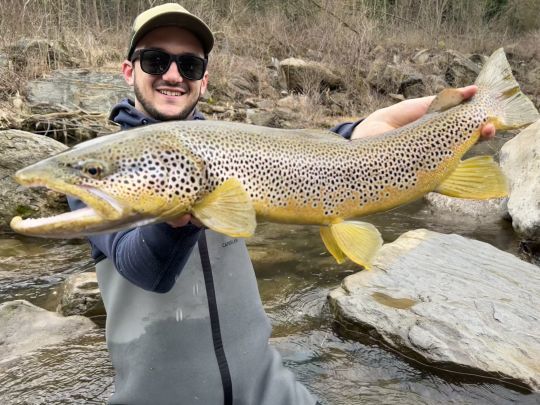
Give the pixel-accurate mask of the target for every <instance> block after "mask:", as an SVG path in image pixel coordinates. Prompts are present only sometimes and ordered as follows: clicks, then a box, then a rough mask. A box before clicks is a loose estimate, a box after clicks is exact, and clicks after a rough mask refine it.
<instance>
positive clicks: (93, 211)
mask: <svg viewBox="0 0 540 405" xmlns="http://www.w3.org/2000/svg"><path fill="white" fill-rule="evenodd" d="M15 179H16V180H17V182H19V183H20V184H23V185H25V186H27V187H46V188H47V189H50V190H53V191H57V192H60V193H64V194H68V195H70V196H73V197H76V198H79V199H80V200H82V202H83V203H85V204H86V205H87V206H86V207H84V208H80V209H77V210H74V211H70V212H65V213H61V214H59V215H53V216H50V217H42V218H28V219H22V218H21V217H20V216H16V217H14V218H13V219H12V220H11V222H10V226H11V228H12V229H13V230H14V231H15V232H17V233H21V234H24V235H28V236H41V237H50V238H82V237H84V236H87V235H93V234H98V233H106V232H112V231H114V230H117V229H119V228H123V227H125V226H123V225H125V224H126V223H130V222H137V221H140V220H141V215H140V214H137V213H135V212H133V211H132V210H130V209H128V208H127V207H125V206H123V205H122V204H121V203H120V202H118V201H117V200H116V199H114V198H113V197H111V196H110V195H109V194H107V193H105V192H104V191H102V190H99V189H97V188H94V187H91V186H87V185H72V184H68V183H65V182H63V181H61V180H39V179H35V178H28V177H25V176H24V174H23V175H19V173H17V174H16V175H15Z"/></svg>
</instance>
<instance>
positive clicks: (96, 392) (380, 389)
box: [0, 202, 540, 405]
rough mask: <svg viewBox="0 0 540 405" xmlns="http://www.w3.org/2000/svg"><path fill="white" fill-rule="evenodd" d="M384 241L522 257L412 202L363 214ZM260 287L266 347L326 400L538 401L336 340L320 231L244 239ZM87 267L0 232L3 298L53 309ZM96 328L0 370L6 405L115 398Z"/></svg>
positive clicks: (481, 231) (336, 280) (496, 233)
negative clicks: (450, 240) (424, 231)
mask: <svg viewBox="0 0 540 405" xmlns="http://www.w3.org/2000/svg"><path fill="white" fill-rule="evenodd" d="M367 219H368V220H369V221H370V222H372V223H373V224H375V225H376V226H377V227H378V228H379V229H380V230H381V232H382V234H383V237H384V239H385V241H386V242H390V241H393V240H395V239H396V238H397V237H398V236H399V235H400V234H402V233H403V232H406V231H408V230H411V229H417V228H420V227H423V228H428V229H431V230H434V231H438V232H443V233H450V232H455V233H459V234H461V235H465V236H468V237H472V238H475V239H478V240H482V241H485V242H488V243H490V244H492V245H494V246H496V247H498V248H500V249H502V250H505V251H509V252H511V253H513V254H516V255H519V252H518V250H519V241H518V239H517V238H516V236H515V234H514V233H513V231H512V228H511V225H510V224H509V223H508V222H505V221H495V222H484V223H475V222H474V221H471V220H469V219H467V218H463V217H461V218H452V217H450V216H445V215H438V216H436V217H435V216H433V215H432V213H431V212H430V210H429V209H428V208H427V207H426V206H425V205H424V204H423V203H422V202H418V203H414V204H412V205H409V206H407V207H404V208H401V209H397V210H394V211H391V212H388V213H385V214H378V215H374V216H372V217H370V218H367ZM249 248H250V252H251V255H252V259H253V262H254V265H255V269H256V273H257V277H258V281H259V288H260V292H261V296H262V299H263V303H264V305H265V308H266V311H267V313H268V315H269V317H270V318H271V320H272V324H273V326H274V333H273V338H272V344H274V345H275V346H276V347H277V348H278V349H279V350H280V352H281V353H282V356H283V359H284V361H285V364H286V365H287V366H288V367H290V368H291V369H292V370H293V371H294V373H295V374H296V375H297V376H298V378H299V379H300V380H301V381H302V382H303V383H304V384H305V385H306V386H308V387H309V389H310V390H311V391H312V392H314V393H315V394H317V395H318V396H319V397H320V399H321V401H322V402H323V403H325V404H344V405H352V404H411V405H412V404H441V403H455V404H475V405H476V404H508V403H519V404H522V403H531V404H533V403H540V396H538V395H527V394H525V393H523V392H520V391H517V390H513V389H511V388H510V387H504V386H502V385H500V384H498V383H497V381H486V380H480V379H476V378H475V377H474V376H473V377H472V378H471V377H470V376H469V377H467V378H464V376H461V375H459V374H455V373H452V372H448V371H444V370H443V371H440V370H438V371H437V370H433V369H430V368H429V367H425V366H423V365H420V364H417V363H415V362H413V361H411V360H408V359H406V358H405V357H403V356H401V355H400V354H399V353H395V352H393V351H389V350H387V349H385V347H384V345H382V344H381V343H380V342H378V341H376V340H374V339H373V338H372V337H371V336H370V335H369V334H368V333H366V334H365V336H361V337H360V339H355V340H351V339H348V338H344V337H342V336H341V335H340V334H339V333H338V330H339V328H338V327H337V326H338V325H336V324H335V322H334V320H333V318H332V316H331V315H330V313H329V310H328V307H327V302H326V296H327V294H328V292H329V291H330V290H331V289H333V288H335V287H337V286H338V285H339V284H340V282H341V280H342V279H343V278H344V277H346V276H347V275H348V274H351V273H353V272H354V271H356V269H355V267H354V266H353V265H351V264H344V265H342V266H338V265H337V264H336V263H335V262H334V260H333V259H332V258H330V257H329V255H328V254H327V253H326V252H325V249H324V247H323V245H322V242H321V241H320V239H319V235H318V230H317V228H316V227H307V226H306V227H302V226H282V225H276V224H261V225H260V226H259V228H258V232H257V235H256V236H255V237H254V238H252V239H251V240H250V241H249ZM92 267H93V265H92V263H91V261H90V260H89V249H88V247H87V246H86V244H85V243H81V242H67V241H52V240H44V239H32V238H24V237H20V236H17V235H13V234H4V235H1V236H0V275H1V277H0V302H4V301H9V300H13V299H27V300H29V301H31V302H33V303H35V304H37V305H39V306H41V307H44V308H47V309H49V310H54V309H55V308H56V305H57V303H58V295H59V294H58V288H59V286H60V285H61V283H62V280H63V279H64V278H65V277H66V276H67V275H69V274H71V273H75V272H80V271H88V270H91V269H92ZM95 321H96V322H97V323H98V324H99V325H100V328H99V329H97V330H95V331H93V332H91V333H89V334H87V335H85V336H84V337H83V338H80V339H76V340H73V341H71V342H68V343H66V344H63V345H61V346H56V347H48V348H46V349H43V350H40V351H38V352H36V353H34V354H31V355H28V356H25V357H23V358H21V360H20V361H19V362H17V363H14V364H13V363H11V364H10V365H9V366H7V367H6V366H4V367H2V366H0V399H1V403H3V404H4V403H5V404H57V403H65V404H74V403H81V404H89V403H104V402H105V401H106V398H107V397H108V396H109V395H110V393H111V392H112V389H113V387H112V376H113V371H112V367H111V364H110V361H109V358H108V354H107V350H106V346H105V340H104V329H103V327H102V326H103V323H104V322H103V319H95Z"/></svg>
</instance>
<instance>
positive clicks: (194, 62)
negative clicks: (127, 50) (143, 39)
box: [131, 49, 208, 80]
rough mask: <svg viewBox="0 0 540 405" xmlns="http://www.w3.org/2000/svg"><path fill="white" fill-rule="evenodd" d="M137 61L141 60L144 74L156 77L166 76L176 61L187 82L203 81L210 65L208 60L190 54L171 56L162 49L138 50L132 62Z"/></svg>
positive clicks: (134, 53)
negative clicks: (207, 66)
mask: <svg viewBox="0 0 540 405" xmlns="http://www.w3.org/2000/svg"><path fill="white" fill-rule="evenodd" d="M137 59H140V60H141V69H142V71H143V72H144V73H148V74H149V75H156V76H160V75H162V74H165V73H166V72H167V71H168V70H169V68H170V67H171V63H172V62H173V61H174V62H176V66H177V67H178V71H179V72H180V74H181V75H182V77H183V78H185V79H187V80H201V79H202V78H203V76H204V72H205V71H206V65H207V64H208V60H207V59H206V58H205V59H203V58H200V57H198V56H195V55H189V54H180V55H171V54H170V53H167V52H165V51H162V50H160V49H137V50H136V51H135V52H133V56H132V57H131V62H132V63H133V62H135V60H137Z"/></svg>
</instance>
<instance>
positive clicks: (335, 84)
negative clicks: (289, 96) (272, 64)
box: [280, 58, 345, 92]
mask: <svg viewBox="0 0 540 405" xmlns="http://www.w3.org/2000/svg"><path fill="white" fill-rule="evenodd" d="M280 69H281V74H282V75H283V77H284V79H285V83H286V85H287V89H288V90H289V91H297V92H306V91H309V90H315V91H319V90H321V89H325V88H328V89H330V90H336V89H343V88H345V83H344V81H343V80H342V78H341V77H339V76H338V75H336V74H335V73H334V72H332V71H331V70H330V69H329V68H328V67H327V66H325V65H323V64H322V63H318V62H313V61H305V60H302V59H298V58H288V59H284V60H282V61H281V62H280Z"/></svg>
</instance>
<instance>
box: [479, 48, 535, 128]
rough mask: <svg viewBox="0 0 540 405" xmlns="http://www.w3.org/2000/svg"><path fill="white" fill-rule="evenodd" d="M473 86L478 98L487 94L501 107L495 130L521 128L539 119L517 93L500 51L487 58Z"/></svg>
mask: <svg viewBox="0 0 540 405" xmlns="http://www.w3.org/2000/svg"><path fill="white" fill-rule="evenodd" d="M475 84H476V85H477V86H478V93H479V94H481V93H484V92H488V93H489V94H491V95H492V97H495V98H496V99H497V100H498V101H499V103H500V105H501V107H502V111H501V110H499V111H498V114H497V120H496V122H495V126H496V127H497V129H514V128H521V127H523V126H525V125H528V124H530V123H531V122H534V121H536V120H537V119H538V118H540V115H539V114H538V110H537V109H536V107H535V106H534V104H533V103H532V101H531V100H529V98H528V97H527V96H525V95H524V94H523V93H522V92H521V89H520V88H519V84H518V82H517V81H516V79H515V78H514V76H513V75H512V68H511V67H510V65H509V64H508V60H506V56H505V54H504V50H503V48H499V49H497V50H496V51H495V52H493V54H492V55H491V56H490V57H489V59H488V60H487V62H486V64H485V65H484V68H483V69H482V71H481V72H480V75H479V76H478V78H477V79H476V82H475Z"/></svg>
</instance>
